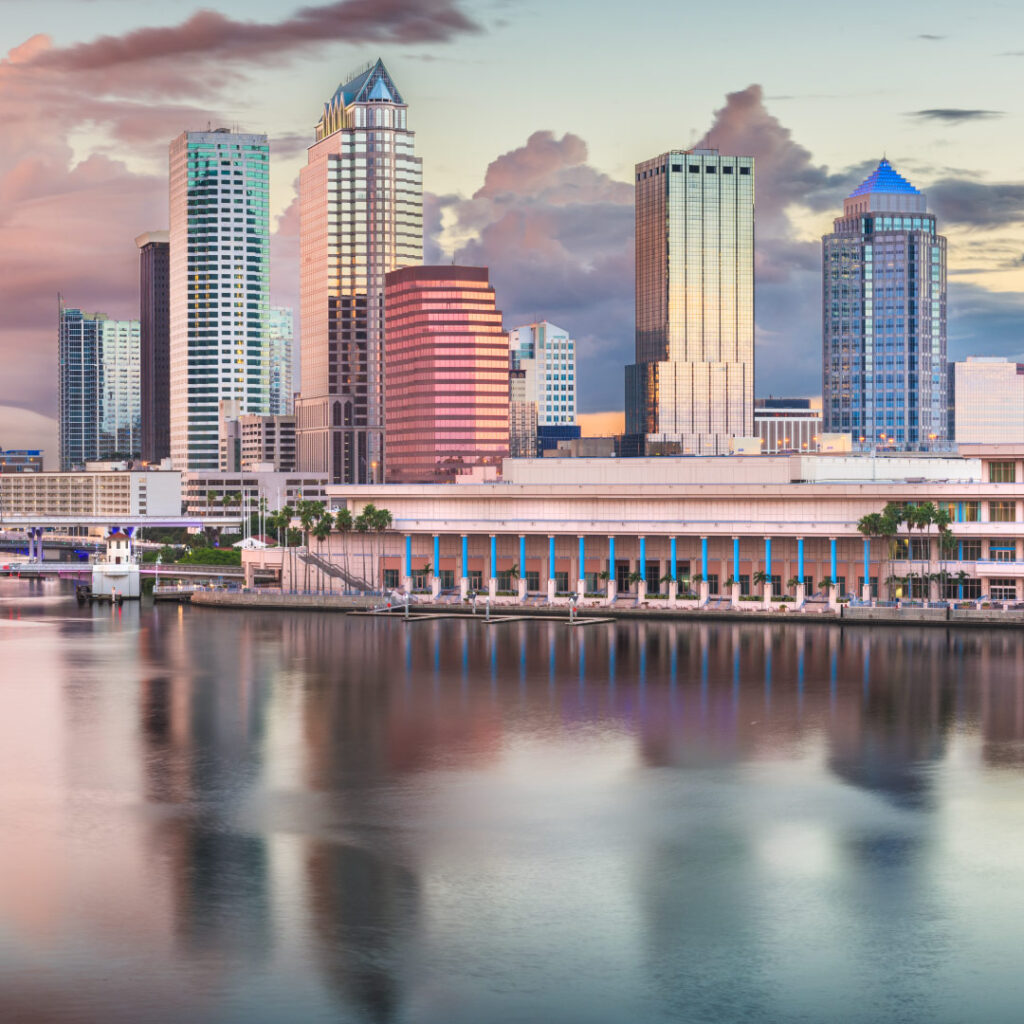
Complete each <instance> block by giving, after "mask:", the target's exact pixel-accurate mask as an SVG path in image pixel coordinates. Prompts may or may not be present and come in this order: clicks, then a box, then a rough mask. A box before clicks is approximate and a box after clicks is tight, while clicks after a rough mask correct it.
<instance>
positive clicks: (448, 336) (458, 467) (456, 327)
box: [384, 266, 509, 483]
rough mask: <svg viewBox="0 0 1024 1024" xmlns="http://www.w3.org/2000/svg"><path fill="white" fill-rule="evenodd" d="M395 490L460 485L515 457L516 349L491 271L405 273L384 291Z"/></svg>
mask: <svg viewBox="0 0 1024 1024" xmlns="http://www.w3.org/2000/svg"><path fill="white" fill-rule="evenodd" d="M385 298H386V302H385V306H386V310H387V314H386V322H385V327H386V337H385V342H384V352H385V367H386V380H387V392H386V397H387V448H386V457H387V472H386V475H385V480H386V481H387V482H388V483H451V482H454V481H455V480H456V479H457V478H458V477H460V476H464V475H466V474H468V473H472V472H473V471H474V470H477V469H480V468H483V467H487V468H489V470H490V472H492V473H494V474H497V473H498V472H500V471H501V461H502V459H504V458H506V457H507V456H508V453H509V448H508V429H509V408H508V405H509V381H508V372H509V371H508V366H509V350H508V335H507V334H506V333H505V331H504V330H502V326H501V310H499V309H498V308H496V306H495V299H494V289H493V288H492V287H491V284H490V281H489V280H488V275H487V268H486V267H456V266H451V267H405V268H404V269H401V270H396V271H394V272H393V273H390V274H388V275H387V279H386V292H385Z"/></svg>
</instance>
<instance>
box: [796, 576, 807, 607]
mask: <svg viewBox="0 0 1024 1024" xmlns="http://www.w3.org/2000/svg"><path fill="white" fill-rule="evenodd" d="M806 600H807V588H806V587H805V586H804V584H802V583H798V584H797V585H796V600H795V601H794V607H795V608H796V610H797V611H800V610H801V609H802V608H803V606H804V601H806Z"/></svg>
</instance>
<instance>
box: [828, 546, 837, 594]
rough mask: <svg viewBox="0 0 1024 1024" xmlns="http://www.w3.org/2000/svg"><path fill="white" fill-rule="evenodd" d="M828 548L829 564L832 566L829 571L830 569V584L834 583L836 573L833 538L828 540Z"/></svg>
mask: <svg viewBox="0 0 1024 1024" xmlns="http://www.w3.org/2000/svg"><path fill="white" fill-rule="evenodd" d="M829 548H830V558H831V562H832V566H831V569H832V572H831V576H832V582H833V583H835V581H836V573H837V572H838V568H837V566H836V539H835V537H832V538H830V540H829Z"/></svg>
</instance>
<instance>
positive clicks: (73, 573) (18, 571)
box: [0, 562, 245, 580]
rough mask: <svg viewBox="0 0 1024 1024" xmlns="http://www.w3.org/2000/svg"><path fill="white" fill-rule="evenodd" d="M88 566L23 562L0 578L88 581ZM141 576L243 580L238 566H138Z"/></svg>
mask: <svg viewBox="0 0 1024 1024" xmlns="http://www.w3.org/2000/svg"><path fill="white" fill-rule="evenodd" d="M92 566H93V563H92V562H77V563H76V562H51V563H49V564H46V563H42V564H40V563H38V562H24V563H20V564H19V563H14V564H12V565H11V567H10V569H7V570H0V575H5V576H20V577H21V578H22V579H80V578H85V577H89V578H90V579H91V578H92ZM139 574H140V575H141V576H153V577H155V578H156V579H160V577H165V578H166V579H180V580H187V579H203V580H208V579H211V578H213V577H223V578H224V579H232V580H241V579H244V578H245V570H244V569H243V568H242V567H241V566H240V565H157V564H156V563H155V562H146V563H145V564H142V563H140V564H139Z"/></svg>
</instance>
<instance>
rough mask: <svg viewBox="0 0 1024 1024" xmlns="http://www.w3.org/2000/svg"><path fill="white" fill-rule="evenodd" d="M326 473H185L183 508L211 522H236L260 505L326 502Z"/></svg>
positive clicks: (268, 507)
mask: <svg viewBox="0 0 1024 1024" xmlns="http://www.w3.org/2000/svg"><path fill="white" fill-rule="evenodd" d="M329 482H330V475H329V474H327V473H277V472H264V471H261V472H253V473H245V472H220V471H219V470H213V469H202V470H193V471H192V472H188V473H185V474H183V478H182V511H183V512H184V513H185V514H186V515H188V516H193V517H198V518H201V519H203V520H205V521H209V522H211V523H214V524H216V523H218V522H220V521H221V520H225V521H233V522H237V521H238V520H239V519H240V518H241V517H242V516H244V515H246V514H247V513H252V512H256V511H258V510H259V508H260V500H261V499H262V500H263V501H265V502H266V506H265V507H266V508H267V509H269V510H276V509H279V508H282V507H283V506H285V505H291V506H293V507H294V506H295V505H296V504H297V503H298V502H300V501H302V500H303V499H305V500H307V501H326V499H327V490H326V488H327V484H328V483H329Z"/></svg>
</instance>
